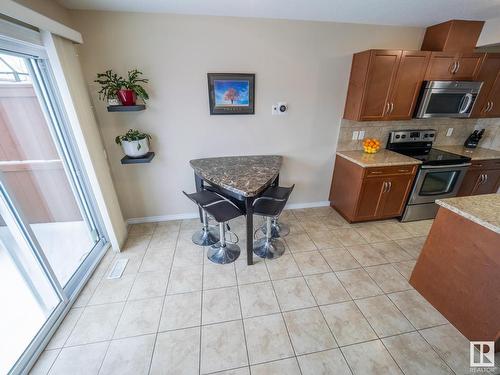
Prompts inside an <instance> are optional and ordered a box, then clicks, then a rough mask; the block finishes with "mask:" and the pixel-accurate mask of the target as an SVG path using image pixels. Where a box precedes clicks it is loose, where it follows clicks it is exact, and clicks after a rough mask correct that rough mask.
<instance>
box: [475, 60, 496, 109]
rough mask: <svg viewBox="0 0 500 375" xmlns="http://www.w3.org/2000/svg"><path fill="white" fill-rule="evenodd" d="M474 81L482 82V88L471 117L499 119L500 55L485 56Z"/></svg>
mask: <svg viewBox="0 0 500 375" xmlns="http://www.w3.org/2000/svg"><path fill="white" fill-rule="evenodd" d="M474 80H476V81H483V86H482V87H481V91H480V92H479V96H478V97H477V99H476V103H475V104H474V111H473V113H472V117H500V53H487V54H486V57H485V58H484V61H483V64H482V65H481V68H480V69H479V72H478V74H477V75H476V76H475V77H474Z"/></svg>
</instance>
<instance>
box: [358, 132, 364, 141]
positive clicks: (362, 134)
mask: <svg viewBox="0 0 500 375" xmlns="http://www.w3.org/2000/svg"><path fill="white" fill-rule="evenodd" d="M364 138H365V131H364V130H360V131H359V134H358V139H359V140H361V139H364Z"/></svg>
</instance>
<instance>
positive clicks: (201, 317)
mask: <svg viewBox="0 0 500 375" xmlns="http://www.w3.org/2000/svg"><path fill="white" fill-rule="evenodd" d="M201 248H202V252H203V263H202V265H201V291H200V344H199V350H198V374H201V361H202V350H203V342H202V340H203V327H204V326H203V295H204V294H205V291H204V290H203V286H204V278H205V247H204V246H201ZM207 255H208V254H207Z"/></svg>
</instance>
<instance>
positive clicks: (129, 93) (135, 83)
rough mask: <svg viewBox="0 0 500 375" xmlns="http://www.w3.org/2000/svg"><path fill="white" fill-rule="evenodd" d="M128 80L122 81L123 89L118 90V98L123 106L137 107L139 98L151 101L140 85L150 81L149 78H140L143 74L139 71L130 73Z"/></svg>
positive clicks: (135, 70)
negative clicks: (136, 103)
mask: <svg viewBox="0 0 500 375" xmlns="http://www.w3.org/2000/svg"><path fill="white" fill-rule="evenodd" d="M127 74H128V78H127V79H122V81H121V87H120V89H119V90H118V98H119V99H120V101H121V102H122V104H123V105H135V102H136V100H137V97H139V98H141V99H142V100H144V101H146V100H148V99H149V95H148V93H147V92H146V90H145V89H144V87H142V86H141V85H140V83H147V82H148V81H149V80H148V79H147V78H140V77H141V75H142V72H140V71H139V70H137V69H133V70H129V71H128V73H127Z"/></svg>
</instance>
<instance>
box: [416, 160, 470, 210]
mask: <svg viewBox="0 0 500 375" xmlns="http://www.w3.org/2000/svg"><path fill="white" fill-rule="evenodd" d="M469 166H470V163H467V164H460V165H436V166H434V165H433V166H427V165H423V166H421V167H420V169H419V171H418V174H417V177H416V178H415V184H414V185H413V190H412V192H411V195H410V199H409V201H408V204H420V203H432V202H434V201H435V200H436V199H441V198H450V197H454V196H456V195H457V192H458V189H460V185H461V184H462V180H463V179H464V177H465V173H466V172H467V169H468V168H469Z"/></svg>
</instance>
